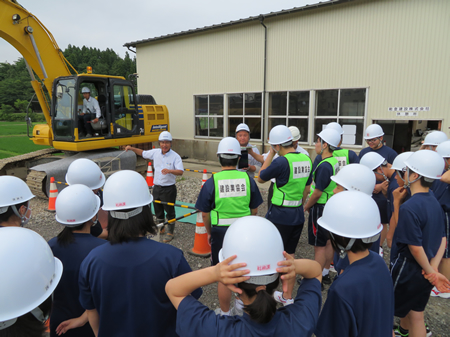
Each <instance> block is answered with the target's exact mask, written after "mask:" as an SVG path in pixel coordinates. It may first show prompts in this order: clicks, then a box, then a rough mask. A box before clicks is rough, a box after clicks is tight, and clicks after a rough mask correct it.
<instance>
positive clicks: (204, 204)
mask: <svg viewBox="0 0 450 337" xmlns="http://www.w3.org/2000/svg"><path fill="white" fill-rule="evenodd" d="M240 154H241V148H240V145H239V142H238V141H237V140H236V139H235V138H233V137H226V138H224V139H222V140H221V141H220V143H219V146H218V148H217V157H218V159H219V162H220V166H221V167H222V169H221V171H220V172H218V173H216V174H213V175H212V177H211V178H209V179H208V180H207V181H206V182H205V184H204V185H203V187H202V189H201V190H200V193H199V195H198V199H197V202H196V203H195V208H196V209H198V210H200V211H202V217H203V223H204V224H205V229H206V232H207V233H208V242H209V244H210V245H211V265H213V266H214V265H217V264H218V263H219V251H220V249H222V243H223V238H224V236H225V233H226V232H227V230H228V228H229V226H230V225H231V224H233V223H234V222H235V221H236V220H238V219H239V218H241V217H243V216H247V215H256V213H257V212H258V206H259V205H261V204H262V203H263V200H262V197H261V193H260V192H259V188H258V185H256V182H255V180H254V179H251V178H250V177H249V176H248V174H247V173H245V172H241V171H238V170H236V166H237V164H238V161H239V157H240ZM217 293H218V296H219V307H220V308H218V310H217V313H218V314H220V315H230V314H231V315H233V314H241V312H242V302H240V301H238V300H236V301H235V305H234V308H230V300H231V296H232V294H231V291H230V289H228V288H227V287H226V286H225V285H224V284H222V283H220V282H219V283H218V284H217Z"/></svg>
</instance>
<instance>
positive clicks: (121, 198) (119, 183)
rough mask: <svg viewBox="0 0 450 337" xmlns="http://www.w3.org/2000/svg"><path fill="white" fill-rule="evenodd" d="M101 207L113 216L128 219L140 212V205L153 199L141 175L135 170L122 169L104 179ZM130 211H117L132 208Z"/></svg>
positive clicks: (144, 204) (145, 204) (147, 203)
mask: <svg viewBox="0 0 450 337" xmlns="http://www.w3.org/2000/svg"><path fill="white" fill-rule="evenodd" d="M103 201H104V204H103V207H102V209H103V210H105V211H110V212H109V214H111V216H112V217H113V218H117V219H128V218H131V217H132V216H135V215H137V214H139V213H141V212H142V206H147V205H149V204H150V203H151V202H152V201H153V196H152V195H151V194H150V192H149V190H148V186H147V183H146V181H145V179H144V177H143V176H141V175H140V174H139V173H137V172H136V171H131V170H123V171H119V172H116V173H114V174H113V175H111V177H109V178H108V180H106V184H105V187H104V188H103ZM132 208H135V210H134V211H131V212H128V213H126V212H118V211H120V210H123V209H132Z"/></svg>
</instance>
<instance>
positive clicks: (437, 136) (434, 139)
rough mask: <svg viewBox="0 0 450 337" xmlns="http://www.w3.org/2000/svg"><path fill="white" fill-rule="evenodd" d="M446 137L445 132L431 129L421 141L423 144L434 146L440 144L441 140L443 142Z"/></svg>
mask: <svg viewBox="0 0 450 337" xmlns="http://www.w3.org/2000/svg"><path fill="white" fill-rule="evenodd" d="M447 139H448V137H447V135H446V134H445V132H442V131H433V132H430V133H429V134H428V135H427V136H426V137H425V140H424V141H423V145H431V146H436V145H439V144H441V143H442V142H445V141H446V140H447Z"/></svg>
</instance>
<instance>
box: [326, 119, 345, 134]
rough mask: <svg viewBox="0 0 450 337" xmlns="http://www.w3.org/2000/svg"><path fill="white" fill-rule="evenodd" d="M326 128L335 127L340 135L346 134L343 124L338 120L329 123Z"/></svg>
mask: <svg viewBox="0 0 450 337" xmlns="http://www.w3.org/2000/svg"><path fill="white" fill-rule="evenodd" d="M325 129H333V130H336V131H337V132H338V133H339V134H340V135H343V134H344V130H343V129H342V126H340V124H339V123H336V122H331V123H328V124H327V125H326V126H325Z"/></svg>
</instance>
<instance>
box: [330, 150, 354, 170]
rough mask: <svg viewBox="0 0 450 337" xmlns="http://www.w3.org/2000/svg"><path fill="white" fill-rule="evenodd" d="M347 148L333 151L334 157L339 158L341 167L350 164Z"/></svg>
mask: <svg viewBox="0 0 450 337" xmlns="http://www.w3.org/2000/svg"><path fill="white" fill-rule="evenodd" d="M348 153H349V152H348V150H347V149H339V150H334V151H333V157H335V158H336V159H337V160H338V164H339V168H343V167H344V166H345V165H348V164H350V157H349V154H348Z"/></svg>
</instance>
